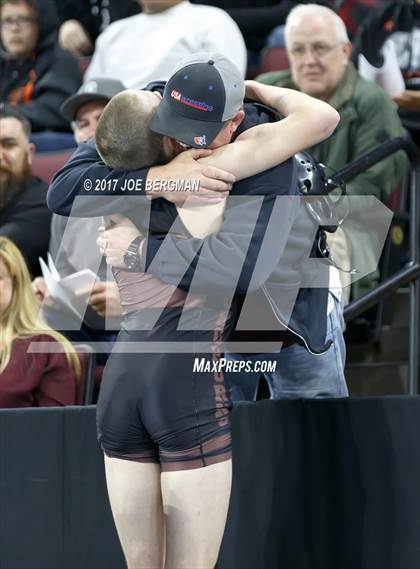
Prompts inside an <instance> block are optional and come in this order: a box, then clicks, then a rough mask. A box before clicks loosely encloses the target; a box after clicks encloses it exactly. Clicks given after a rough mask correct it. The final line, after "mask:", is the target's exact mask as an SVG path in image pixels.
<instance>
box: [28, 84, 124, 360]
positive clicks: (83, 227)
mask: <svg viewBox="0 0 420 569" xmlns="http://www.w3.org/2000/svg"><path fill="white" fill-rule="evenodd" d="M124 90H125V86H124V85H123V83H121V81H118V80H114V79H101V78H98V79H92V80H90V81H88V82H87V83H84V84H83V85H82V86H81V87H80V89H79V90H78V91H77V93H75V94H74V95H72V96H71V97H69V98H68V99H67V100H66V101H64V103H63V105H62V106H61V113H62V115H63V117H64V118H65V119H66V120H67V121H69V122H70V123H71V126H72V129H73V133H74V138H75V140H76V142H77V143H78V144H80V143H83V142H87V141H88V140H89V139H91V138H93V137H94V136H95V132H96V126H97V124H98V120H99V118H100V116H101V114H102V112H103V110H104V108H105V106H106V105H107V103H108V102H109V101H110V100H111V98H112V97H113V96H114V95H116V94H117V93H120V92H121V91H124ZM101 223H102V219H101V218H91V219H78V218H73V219H70V220H67V219H66V218H65V217H63V216H60V215H56V214H53V216H52V221H51V238H50V243H49V252H50V254H51V256H52V258H53V259H54V261H55V264H56V266H57V269H58V272H59V273H60V276H61V277H66V276H68V275H71V274H73V273H75V272H77V271H78V270H82V269H85V268H91V269H92V270H93V271H94V272H96V271H97V267H98V266H99V264H100V259H99V260H98V254H97V249H96V247H94V246H92V243H94V241H95V239H96V234H97V231H98V227H100V225H101ZM98 274H99V277H100V280H98V281H97V282H96V283H95V284H94V286H93V288H92V291H91V294H90V296H89V299H88V308H87V312H86V315H85V319H84V322H83V326H82V330H78V326H75V325H74V324H75V323H73V322H70V321H69V315H68V314H63V313H62V311H61V310H59V307H58V306H55V305H54V306H51V301H50V300H49V296H48V290H47V287H46V283H45V280H44V278H43V277H38V278H36V279H35V280H34V281H33V283H32V287H33V290H34V292H35V294H36V296H37V298H38V299H39V300H40V301H41V302H45V304H44V316H45V318H46V319H47V320H48V322H49V324H50V325H51V326H52V327H54V328H57V329H60V330H63V331H65V330H66V329H72V332H69V333H67V335H68V336H69V337H70V338H71V339H72V340H74V341H79V342H86V341H105V342H109V341H113V340H114V339H115V334H114V333H113V332H106V331H105V320H104V318H105V316H106V317H108V318H112V319H113V321H112V322H113V326H114V327H115V328H119V319H120V316H121V304H120V298H119V294H118V289H117V287H116V284H115V282H114V280H107V270H106V266H105V264H104V263H102V264H101V266H100V268H99V272H98ZM82 292H83V291H82ZM110 327H111V326H110V325H109V324H108V328H110ZM73 328H74V330H73ZM110 349H111V348H110ZM98 359H99V363H105V358H104V357H103V355H102V354H98Z"/></svg>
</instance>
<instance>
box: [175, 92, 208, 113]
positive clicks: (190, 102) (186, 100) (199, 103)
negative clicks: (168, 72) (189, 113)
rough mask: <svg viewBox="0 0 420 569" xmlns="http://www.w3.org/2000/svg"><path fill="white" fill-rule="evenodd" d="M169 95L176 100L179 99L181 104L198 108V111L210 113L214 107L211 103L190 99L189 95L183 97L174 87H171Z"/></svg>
mask: <svg viewBox="0 0 420 569" xmlns="http://www.w3.org/2000/svg"><path fill="white" fill-rule="evenodd" d="M171 97H172V98H173V99H175V100H176V101H179V102H180V103H181V104H182V105H186V106H187V107H192V108H193V109H198V110H199V111H204V112H206V113H211V112H212V110H213V109H214V107H213V105H208V104H207V103H204V102H203V101H196V100H194V99H190V98H189V97H185V96H184V95H183V94H182V93H180V92H179V91H177V90H176V89H172V92H171Z"/></svg>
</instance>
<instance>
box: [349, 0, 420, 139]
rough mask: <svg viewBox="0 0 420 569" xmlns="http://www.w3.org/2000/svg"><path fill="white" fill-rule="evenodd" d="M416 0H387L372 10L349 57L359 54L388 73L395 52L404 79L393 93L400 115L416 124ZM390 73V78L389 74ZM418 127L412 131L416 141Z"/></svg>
mask: <svg viewBox="0 0 420 569" xmlns="http://www.w3.org/2000/svg"><path fill="white" fill-rule="evenodd" d="M419 37H420V1H419V0H417V1H413V2H411V3H407V2H402V1H401V0H400V1H395V0H393V1H388V2H387V3H386V4H385V5H384V6H382V7H381V8H379V9H377V10H375V12H373V13H372V15H371V16H370V18H369V19H368V20H367V21H366V23H365V24H364V25H363V27H362V28H361V29H360V32H359V34H358V36H357V39H356V42H355V46H354V50H353V60H354V61H355V62H357V59H358V56H359V55H360V54H362V55H363V56H364V57H365V58H366V59H367V60H368V62H369V63H370V65H372V66H373V67H375V68H380V70H381V71H383V72H385V71H386V70H387V69H388V68H389V70H390V73H392V76H394V75H395V70H392V67H391V66H392V62H391V61H390V60H391V58H392V57H393V54H395V55H396V60H397V65H398V66H399V68H400V70H401V73H402V77H403V80H404V83H405V91H404V92H403V93H401V94H398V95H396V96H394V97H393V101H394V102H395V103H396V104H397V105H398V107H399V112H400V116H401V117H402V118H403V119H407V120H409V121H416V122H417V123H418V124H419V128H420V43H419V41H418V39H419ZM392 76H391V78H392ZM419 133H420V131H417V132H416V133H415V138H416V140H417V142H418V143H419V142H420V134H419Z"/></svg>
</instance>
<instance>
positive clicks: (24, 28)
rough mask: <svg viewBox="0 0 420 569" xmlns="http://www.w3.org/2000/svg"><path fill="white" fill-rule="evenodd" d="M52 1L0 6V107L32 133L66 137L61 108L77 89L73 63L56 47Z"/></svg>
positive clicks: (11, 0) (12, 0)
mask: <svg viewBox="0 0 420 569" xmlns="http://www.w3.org/2000/svg"><path fill="white" fill-rule="evenodd" d="M57 25H58V19H57V14H56V9H55V5H54V2H53V0H0V77H1V81H0V101H2V102H7V103H9V104H11V105H14V106H17V108H18V109H19V112H21V113H22V115H23V116H25V117H26V118H27V119H28V120H29V121H30V123H31V127H32V130H33V131H35V132H36V131H43V130H53V131H66V130H68V123H67V122H66V120H65V119H64V117H63V116H62V115H61V113H60V106H61V104H62V103H63V102H64V101H65V100H66V99H67V98H68V97H69V96H70V95H72V94H73V93H75V92H76V91H77V89H78V87H79V85H80V74H79V69H78V65H77V62H76V60H75V59H74V58H73V57H72V56H71V55H70V54H68V53H67V52H65V51H63V50H61V49H60V48H59V47H58V45H57Z"/></svg>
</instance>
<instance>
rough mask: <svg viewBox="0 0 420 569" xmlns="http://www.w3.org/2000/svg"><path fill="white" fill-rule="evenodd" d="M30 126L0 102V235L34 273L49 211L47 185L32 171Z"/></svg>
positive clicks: (42, 250) (47, 234) (43, 247)
mask: <svg viewBox="0 0 420 569" xmlns="http://www.w3.org/2000/svg"><path fill="white" fill-rule="evenodd" d="M30 134H31V126H30V124H29V122H28V121H27V119H25V118H24V117H23V116H22V115H21V114H20V113H19V112H18V111H17V110H16V109H14V108H13V107H10V106H9V105H5V104H3V103H1V104H0V236H2V237H8V238H9V239H11V240H12V241H13V242H14V243H15V244H16V245H17V246H18V247H19V249H20V250H21V252H22V253H23V255H24V256H25V258H26V261H27V263H28V267H29V270H30V271H31V272H32V274H33V275H35V274H38V273H39V263H38V256H39V255H44V254H45V253H46V252H47V250H48V242H49V238H50V219H51V212H50V211H49V209H48V208H47V205H46V193H47V185H46V184H45V183H44V182H42V181H41V180H40V179H39V178H35V177H33V176H32V175H31V164H32V159H33V155H34V152H35V146H34V145H33V144H31V143H30V142H29V136H30Z"/></svg>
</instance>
